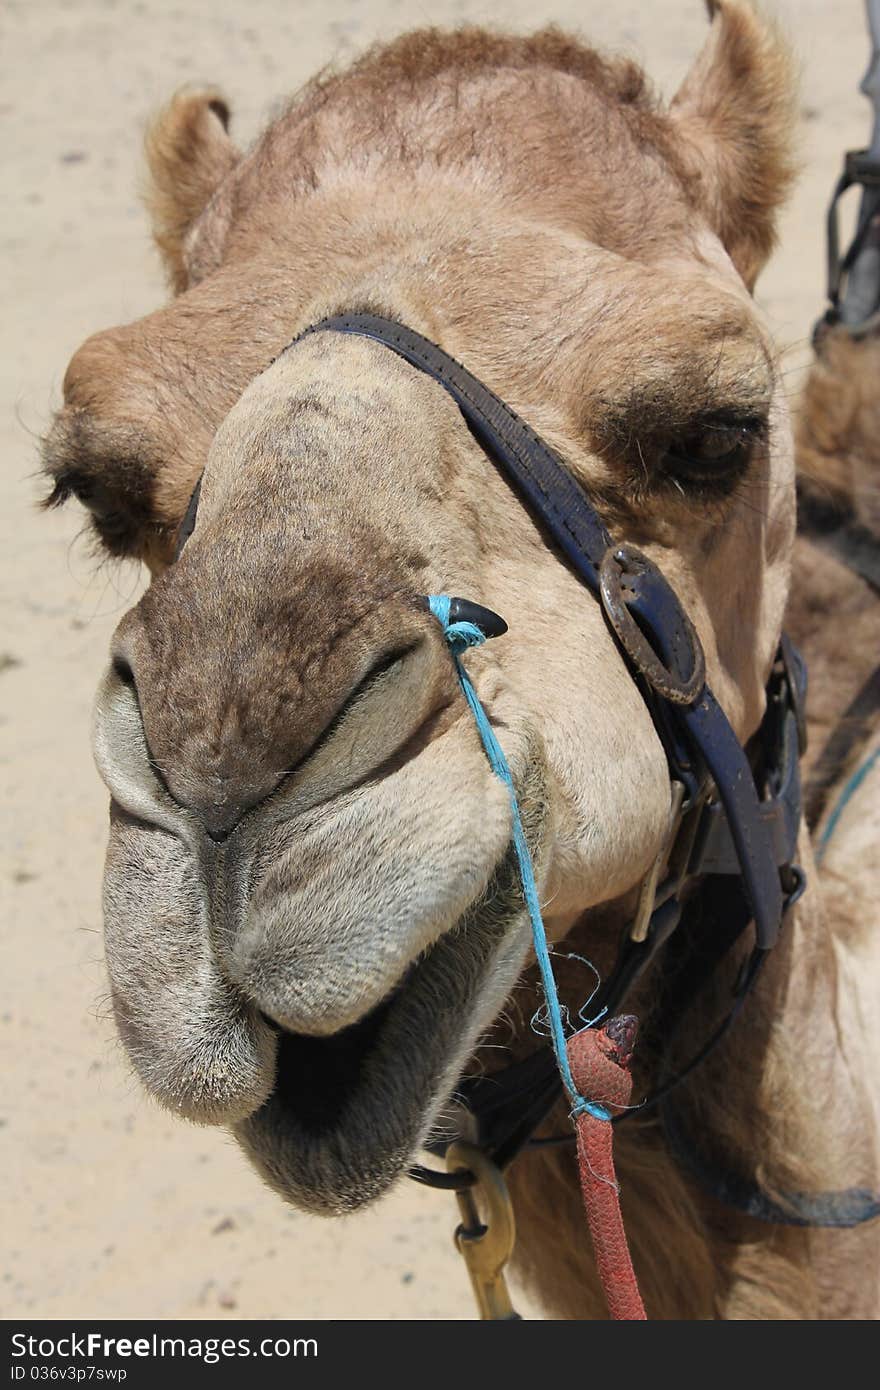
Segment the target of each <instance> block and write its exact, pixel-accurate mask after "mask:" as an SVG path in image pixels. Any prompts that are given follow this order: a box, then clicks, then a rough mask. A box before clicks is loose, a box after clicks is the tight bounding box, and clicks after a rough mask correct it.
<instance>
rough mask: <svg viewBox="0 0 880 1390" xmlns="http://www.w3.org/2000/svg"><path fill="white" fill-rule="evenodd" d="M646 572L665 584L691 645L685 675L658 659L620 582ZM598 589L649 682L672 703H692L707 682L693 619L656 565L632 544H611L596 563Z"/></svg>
mask: <svg viewBox="0 0 880 1390" xmlns="http://www.w3.org/2000/svg"><path fill="white" fill-rule="evenodd" d="M648 573H650V574H651V575H652V577H653V578H654V579H655V581H656V580H659V581H660V582H661V583H662V584H663V585H664V588H665V590H666V591H667V594H668V596H669V598H670V599H671V600H672V602H673V603H674V606H675V609H676V619H677V622H678V624H679V631H680V633H681V634H682V635H683V636H684V637H685V638H686V640H687V644H688V647H689V649H690V655H691V670H690V674H689V675H688V676H681V675H678V674H676V672H675V671H672V670H670V668H669V667H668V666H667V665H666V664H665V663H664V662H663V661H662V660H661V659H660V657H659V656H658V655H657V653H656V651H655V650H654V648H653V647H652V646H651V643H650V642H649V640H648V638H647V637H646V636H645V634H644V632H643V631H642V629H641V628H640V627H639V625H638V623H637V622H636V620H635V618H634V617H633V615H632V613H631V612H630V610H629V607H628V605H627V597H626V588H625V585H624V582H623V580H624V578H625V576H631V577H632V578H633V579H634V580H638V578H639V577H640V576H642V575H645V574H648ZM599 593H600V595H601V599H602V607H603V609H604V610H605V614H606V616H607V618H608V621H609V622H610V624H611V626H612V628H613V629H614V632H615V633H616V635H617V637H618V640H619V641H620V644H621V646H622V647H623V649H624V651H625V652H626V654H627V656H628V657H629V658H630V660H631V661H632V662H633V664H634V666H635V667H636V669H637V670H638V671H640V672H641V674H642V675H643V676H644V677H645V680H646V681H647V682H648V684H649V685H650V686H651V687H652V688H653V689H654V690H656V691H657V693H658V694H659V695H662V696H664V697H665V699H667V700H671V701H672V703H673V704H676V705H690V704H693V702H694V700H695V699H696V697H697V696H698V695H699V693H700V691H701V690H702V688H703V686H704V685H705V683H706V658H705V656H704V655H703V647H702V644H701V642H700V639H699V637H698V636H697V633H696V629H695V628H694V625H693V623H692V622H691V620H690V618H689V617H688V615H687V613H685V611H684V608H683V607H682V605H681V603H680V602H679V601H678V598H677V596H676V595H675V592H674V590H673V589H672V588H671V586H670V585H669V584H668V583H667V581H666V580H665V579H664V578H663V576H662V574H661V573H660V571H659V570H658V569H657V566H656V565H655V564H654V563H653V562H652V561H651V560H649V559H648V557H647V555H643V554H642V552H641V551H640V550H637V549H636V547H635V546H634V545H610V546H609V547H608V549H607V550H606V551H605V554H604V555H603V557H602V563H601V565H600V567H599Z"/></svg>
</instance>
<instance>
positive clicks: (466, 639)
mask: <svg viewBox="0 0 880 1390" xmlns="http://www.w3.org/2000/svg"><path fill="white" fill-rule="evenodd" d="M450 603H451V599H450V598H449V596H448V595H447V594H431V595H429V597H428V606H429V608H430V610H431V612H432V613H433V615H434V617H435V618H436V619H437V621H438V622H439V623H440V625H441V627H442V628H443V635H444V636H445V638H446V641H447V644H448V646H449V650H450V651H451V653H452V659H453V661H454V662H455V669H456V672H457V674H458V681H459V685H460V686H461V690H462V694H463V695H464V698H465V699H466V700H467V702H468V705H469V706H470V710H471V713H472V714H473V716H474V720H475V722H476V725H477V730H478V732H479V735H480V738H481V740H482V743H483V748H484V749H485V751H486V757H487V758H488V759H489V766H490V767H491V768H492V771H493V772H494V773H495V775H496V777H498V778H499V779H500V780H501V781H502V782H503V783H504V785H505V786H506V788H507V792H508V795H509V797H510V811H511V818H512V822H513V847H514V850H515V852H516V858H517V863H518V865H519V876H520V881H521V882H522V890H523V898H524V899H525V904H526V908H527V910H528V914H529V921H530V923H531V926H532V939H533V941H534V945H535V955H536V956H537V958H538V969H539V970H540V972H541V983H542V985H543V988H544V999H545V1001H546V1006H547V1019H548V1022H549V1025H550V1039H551V1041H552V1043H553V1051H554V1053H555V1055H556V1064H557V1066H558V1067H559V1074H560V1076H561V1077H562V1084H563V1085H564V1087H565V1089H566V1091H567V1093H568V1097H569V1099H570V1101H571V1114H572V1117H573V1118H574V1117H575V1116H577V1115H579V1114H582V1113H583V1112H584V1111H586V1113H587V1114H589V1115H593V1116H595V1118H596V1119H598V1120H610V1119H611V1113H610V1111H608V1110H606V1108H605V1106H604V1105H598V1104H597V1103H596V1102H595V1101H592V1100H587V1099H586V1097H585V1096H582V1095H581V1094H580V1092H579V1091H578V1089H577V1087H576V1086H575V1084H574V1077H573V1076H572V1074H571V1067H570V1066H569V1063H568V1052H567V1049H566V1045H565V1030H564V1028H563V1025H562V1010H561V1009H560V1006H559V995H558V993H557V990H556V980H555V978H554V976H553V967H552V966H551V964H550V952H549V951H548V949H547V934H546V932H545V930H544V922H543V919H542V917H541V906H540V903H539V901H538V889H537V885H536V883H535V871H534V868H533V866H532V856H531V854H530V852H529V846H528V843H527V841H526V836H525V831H524V830H523V824H522V817H521V815H520V810H519V803H518V801H517V798H516V790H515V788H514V785H513V777H512V776H511V772H510V768H509V766H508V763H507V759H506V758H505V756H504V751H503V749H502V747H501V745H500V743H499V742H498V740H497V738H496V737H495V732H494V730H493V728H492V725H491V724H490V723H489V720H488V717H487V715H486V711H485V710H484V709H483V706H482V705H481V704H480V701H479V698H478V696H477V692H476V690H475V689H474V686H473V683H472V681H471V679H470V677H469V676H468V674H467V671H466V670H465V669H464V666H463V665H462V663H461V657H462V654H463V653H464V652H465V651H467V649H468V647H479V646H481V645H482V644H483V642H485V641H486V634H485V633H484V632H482V631H481V630H480V628H478V627H477V626H476V624H475V623H468V622H450V618H449V610H450Z"/></svg>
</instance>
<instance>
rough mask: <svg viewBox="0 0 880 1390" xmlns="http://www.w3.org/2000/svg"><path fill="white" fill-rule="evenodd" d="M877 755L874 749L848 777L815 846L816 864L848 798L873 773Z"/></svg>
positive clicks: (819, 862) (825, 847)
mask: <svg viewBox="0 0 880 1390" xmlns="http://www.w3.org/2000/svg"><path fill="white" fill-rule="evenodd" d="M878 755H880V748H875V749H874V751H873V753H872V754H871V755H870V757H868V758H866V759H865V761H864V762H863V763H862V764H861V766H860V767H858V768H856V770H855V772H854V773H853V775H852V777H850V779H849V781H848V782H847V784H846V786H845V787H844V788H843V790H842V791H841V793H840V795H839V796H838V798H837V801H836V803H835V806H834V810H833V811H832V812H831V815H830V816H829V817H828V823H827V824H826V826H825V829H824V830H823V831H822V834H821V836H820V838H819V843H818V845H817V846H816V863H817V864H821V863H822V860H823V859H824V857H825V851H826V850H827V848H828V846H829V845H830V843H831V837H832V835H833V834H834V832H835V830H836V829H837V822H838V821H839V820H840V817H841V816H842V815H843V813H844V811H845V810H846V807H847V804H848V802H849V800H850V797H852V796H853V795H854V794H855V793H856V792H857V791H858V789H859V787H860V786H861V785H862V783H863V782H864V780H865V778H866V777H867V776H868V775H869V773H870V772H872V771H873V768H874V765H875V763H876V762H877V758H878Z"/></svg>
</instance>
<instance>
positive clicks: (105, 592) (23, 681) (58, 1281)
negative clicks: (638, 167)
mask: <svg viewBox="0 0 880 1390" xmlns="http://www.w3.org/2000/svg"><path fill="white" fill-rule="evenodd" d="M771 8H772V9H773V10H775V11H776V12H777V13H778V14H779V15H780V17H781V19H782V21H783V23H784V24H785V25H786V26H787V28H788V30H789V33H790V34H791V36H792V39H793V42H794V46H795V49H796V52H797V54H798V57H799V60H800V62H801V65H802V69H803V93H802V120H801V152H802V158H803V175H802V178H801V180H800V184H799V187H798V191H797V193H796V195H795V197H794V199H793V201H792V203H791V205H790V207H789V209H788V211H787V212H786V214H785V216H784V218H783V223H782V238H781V248H780V250H779V252H778V253H777V255H776V257H775V259H774V261H773V263H772V265H771V266H770V268H769V269H768V271H767V272H766V273H765V275H764V277H763V279H762V281H761V283H760V286H759V298H760V301H761V303H762V305H763V306H764V308H765V309H766V311H767V313H768V315H769V317H770V320H771V323H772V324H773V326H774V328H775V331H776V333H777V336H778V339H779V341H780V343H781V344H782V345H784V346H785V347H786V348H787V349H788V352H787V357H786V362H787V365H788V366H789V368H790V370H791V376H790V380H791V382H792V385H793V386H795V385H796V384H797V381H798V376H799V373H800V371H801V370H802V368H803V364H804V363H805V362H806V361H807V360H808V357H809V354H808V350H807V339H808V335H809V329H810V325H811V323H812V320H813V318H814V317H815V316H816V314H817V313H818V312H819V310H820V308H821V307H822V300H823V294H824V288H823V287H824V260H823V257H824V230H823V226H824V210H825V205H826V202H827V198H828V194H829V191H830V188H831V185H832V182H833V180H834V179H835V178H836V177H837V174H838V171H839V167H840V163H841V159H842V153H843V151H844V150H845V149H847V148H851V147H854V146H859V145H863V144H864V143H865V141H866V136H867V134H868V131H869V128H870V124H869V112H868V107H867V103H866V102H865V100H864V98H862V97H860V96H859V95H858V92H857V83H858V80H859V79H860V77H861V75H862V73H863V72H864V69H865V66H866V62H867V55H868V48H867V37H866V25H865V18H864V10H863V5H862V3H861V0H796V2H795V0H785V2H784V3H783V0H779V2H778V3H777V4H775V5H773V6H772V7H771ZM551 20H553V21H557V22H559V23H562V24H564V25H566V26H569V27H571V28H574V29H577V30H579V31H580V32H581V33H582V34H583V35H584V36H586V37H587V38H589V39H590V40H591V41H593V42H595V43H596V44H597V45H599V46H601V47H606V48H612V49H618V50H625V51H627V52H629V53H631V54H632V55H634V56H636V57H637V58H639V59H640V60H641V61H642V62H643V63H644V64H645V65H646V67H647V68H648V70H649V72H650V73H651V75H652V76H653V78H654V79H655V81H656V82H657V84H658V85H659V86H660V88H661V90H662V91H664V92H665V93H667V94H671V93H672V92H673V91H674V90H675V87H676V85H677V83H678V82H679V81H680V79H681V77H682V76H683V74H684V72H685V71H686V69H687V66H688V63H689V61H690V60H691V58H692V57H693V55H694V54H695V53H696V51H697V49H698V47H699V45H700V43H701V41H702V39H703V37H704V33H705V19H704V14H703V9H702V5H701V4H700V3H699V0H652V3H651V4H644V3H639V4H636V3H629V2H628V0H624V2H623V3H620V2H619V0H614V3H609V0H605V3H604V4H603V3H599V0H580V3H577V4H575V3H566V2H565V0H557V2H556V3H548V0H544V3H539V4H537V5H536V4H535V0H530V2H529V3H524V2H523V0H515V2H514V3H501V2H500V0H497V3H486V4H478V3H471V0H434V3H432V4H426V3H420V4H408V3H402V0H360V3H357V0H348V2H347V3H346V0H320V3H318V0H288V3H281V0H247V2H246V3H239V4H232V3H230V0H170V2H169V0H148V3H137V2H133V0H66V3H65V0H26V2H24V3H22V2H19V3H13V2H12V0H6V4H5V6H4V15H3V19H2V29H3V33H2V42H0V54H2V57H0V121H2V130H3V139H2V143H0V160H2V188H3V198H4V203H5V209H4V215H3V219H2V227H0V255H2V283H3V286H4V314H3V320H2V328H0V333H2V352H0V395H2V400H0V436H2V469H0V487H2V502H0V526H2V540H0V572H2V629H0V634H2V635H0V736H2V763H3V781H2V788H3V805H2V816H3V818H2V826H0V858H2V864H0V895H2V932H3V948H4V966H3V970H2V985H0V989H2V999H0V1022H2V1026H0V1045H2V1049H3V1061H2V1066H3V1072H2V1075H3V1087H2V1101H0V1146H2V1153H3V1173H4V1181H3V1184H2V1188H3V1202H4V1207H5V1210H3V1212H2V1214H0V1230H2V1231H3V1236H4V1240H3V1246H4V1250H3V1271H2V1284H0V1315H2V1316H4V1317H7V1318H9V1317H13V1316H22V1315H24V1316H29V1317H38V1318H52V1317H65V1318H68V1317H75V1318H82V1317H86V1316H90V1317H95V1316H103V1317H143V1318H171V1317H196V1318H197V1317H228V1318H255V1317H320V1318H420V1317H421V1318H467V1317H471V1316H473V1312H472V1305H471V1299H470V1294H469V1290H468V1287H467V1282H466V1278H465V1273H464V1269H463V1268H462V1267H461V1265H460V1261H459V1258H458V1256H457V1255H456V1254H455V1252H454V1251H453V1249H452V1247H451V1242H450V1232H451V1230H452V1226H453V1224H454V1211H453V1202H452V1199H451V1198H450V1197H447V1196H446V1195H445V1194H440V1193H432V1192H427V1191H423V1190H422V1189H420V1188H416V1187H415V1186H414V1185H413V1184H410V1183H404V1184H402V1185H401V1186H400V1188H399V1189H398V1190H397V1191H396V1192H394V1193H393V1194H392V1195H391V1196H390V1197H388V1198H387V1199H386V1200H385V1201H383V1202H382V1203H380V1204H379V1205H378V1206H377V1207H375V1208H373V1209H372V1210H371V1211H369V1212H367V1213H364V1214H361V1215H359V1216H357V1217H354V1218H349V1219H347V1220H345V1221H340V1222H334V1223H328V1222H326V1221H322V1220H320V1219H317V1218H311V1217H307V1216H304V1215H301V1214H299V1213H296V1212H294V1211H292V1210H289V1209H287V1208H285V1207H284V1206H283V1205H282V1204H281V1203H280V1202H279V1201H278V1199H277V1198H275V1197H273V1196H272V1195H270V1193H269V1192H268V1191H267V1190H264V1189H263V1188H262V1187H261V1185H260V1183H259V1182H258V1180H257V1179H256V1177H255V1176H254V1175H253V1174H252V1172H251V1171H250V1170H249V1169H248V1167H247V1165H246V1164H245V1162H244V1160H243V1159H242V1157H241V1156H240V1154H239V1152H238V1150H237V1148H236V1147H235V1146H234V1145H233V1144H232V1142H231V1141H230V1140H228V1139H226V1138H225V1137H224V1136H223V1135H222V1134H221V1133H219V1132H216V1131H213V1130H207V1129H197V1128H194V1127H189V1126H187V1125H185V1124H183V1123H181V1122H179V1121H176V1120H174V1119H172V1118H171V1117H169V1116H167V1115H165V1114H163V1113H162V1112H161V1111H160V1110H159V1109H158V1108H157V1107H155V1106H154V1105H152V1104H151V1103H150V1102H149V1101H148V1100H147V1099H146V1098H145V1096H144V1095H143V1093H142V1092H141V1090H140V1089H139V1086H138V1085H137V1083H136V1082H135V1081H134V1079H133V1078H132V1077H131V1075H130V1073H129V1071H128V1069H127V1067H126V1064H125V1060H124V1058H123V1056H122V1055H121V1051H120V1048H119V1046H118V1044H117V1043H116V1041H115V1038H114V1033H113V1028H112V1024H111V1021H110V1018H109V1010H108V1004H107V986H106V981H105V976H104V968H103V960H102V945H101V934H100V909H99V883H100V873H101V863H102V855H103V846H104V833H105V823H106V795H105V792H104V790H103V788H102V787H101V785H100V783H99V781H98V778H97V775H96V773H95V772H94V770H93V767H92V762H91V757H90V753H89V741H88V726H89V714H90V707H91V701H92V696H93V691H94V688H95V685H96V683H97V680H98V676H99V674H100V672H101V669H102V666H103V663H104V661H105V654H106V651H107V644H108V640H109V637H110V634H111V632H112V630H113V628H114V626H115V624H116V623H117V622H118V620H119V618H120V617H121V615H122V613H123V612H124V611H125V610H126V608H127V607H128V606H130V604H131V603H132V602H133V601H134V599H135V598H136V597H137V594H138V592H139V589H140V585H141V584H142V578H141V576H140V575H139V573H138V571H137V570H136V569H135V568H134V567H133V566H127V567H126V566H106V565H105V566H103V567H96V566H95V563H94V561H93V559H92V558H91V557H90V555H89V550H88V547H87V545H86V544H85V543H84V542H83V540H82V538H81V535H80V532H81V527H82V519H81V515H78V514H77V510H76V508H75V507H72V508H70V509H69V510H68V511H65V512H63V513H60V514H53V515H51V516H44V515H41V514H40V513H39V512H38V511H37V510H36V506H35V503H36V501H37V499H38V497H39V495H40V490H41V489H40V483H39V479H38V477H37V475H36V470H37V464H38V457H37V436H38V435H39V433H40V432H41V431H42V430H44V429H45V427H46V425H47V422H48V420H49V417H50V413H51V410H52V409H53V408H54V407H55V406H57V405H58V403H59V398H60V383H61V379H62V376H63V372H64V367H65V364H66V362H67V360H68V358H69V356H70V354H71V353H72V352H73V351H74V349H75V348H76V347H77V346H78V345H79V343H80V342H81V341H82V340H83V338H85V337H86V336H87V335H88V334H89V333H91V332H93V331H95V330H97V329H100V328H104V327H109V326H110V325H112V324H115V323H118V322H122V321H125V320H128V319H131V318H134V317H136V316H138V315H140V314H143V313H145V312H147V311H149V310H150V309H152V308H154V307H156V306H157V305H158V304H159V303H160V302H161V300H162V299H163V297H164V293H165V291H164V287H163V284H162V280H161V276H160V273H159V268H158V263H157V259H156V256H155V254H154V252H153V249H152V247H151V245H150V242H149V237H148V233H147V228H146V221H145V217H144V215H143V213H142V211H141V208H140V204H139V200H138V184H139V180H140V178H141V175H142V162H141V154H140V151H141V141H142V135H143V128H144V123H145V121H146V119H147V117H148V116H149V114H150V113H151V112H152V111H153V110H154V109H155V108H156V107H157V105H159V104H160V103H161V102H163V101H164V100H165V99H166V98H167V96H168V95H169V94H170V92H171V91H173V90H174V88H176V87H177V86H179V85H180V84H182V83H184V82H190V81H213V82H216V83H218V84H219V85H220V86H221V87H222V88H223V89H224V90H225V91H226V93H227V95H228V96H229V98H230V101H231V104H232V108H233V133H234V135H235V136H236V138H237V139H238V140H239V142H241V143H244V144H246V143H247V142H249V141H250V140H251V139H252V138H253V137H254V136H255V134H256V133H257V131H258V130H259V129H260V127H261V125H262V124H263V123H264V122H265V120H266V119H267V117H268V116H269V115H271V113H272V110H273V106H274V105H276V104H277V103H278V102H279V101H281V100H283V99H284V98H285V97H287V96H288V95H289V94H290V93H291V92H293V91H294V90H295V89H296V88H297V86H299V85H300V84H301V83H302V82H303V81H304V80H305V79H306V78H308V77H309V76H310V74H311V73H312V72H313V71H314V70H315V69H316V68H318V67H319V66H321V65H323V64H325V63H326V62H328V61H330V60H345V59H346V58H348V57H349V56H351V55H353V54H355V53H357V52H359V51H360V50H361V49H362V48H363V47H364V46H365V45H366V44H367V43H369V42H370V41H372V40H373V39H376V38H381V37H387V36H390V35H392V34H394V33H397V32H399V31H401V30H402V29H404V28H409V27H412V26H414V25H417V24H423V23H431V22H433V23H443V24H453V23H458V22H462V21H471V22H488V23H494V24H506V25H509V26H511V27H514V28H517V29H527V28H530V27H535V26H536V25H538V24H540V23H543V22H547V21H551ZM584 1238H585V1239H586V1235H584Z"/></svg>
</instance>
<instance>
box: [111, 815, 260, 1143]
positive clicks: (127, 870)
mask: <svg viewBox="0 0 880 1390" xmlns="http://www.w3.org/2000/svg"><path fill="white" fill-rule="evenodd" d="M104 933H105V942H106V951H107V966H108V970H109V974H110V982H111V985H112V990H113V1008H114V1013H115V1016H116V1024H117V1027H118V1028H119V1032H120V1036H121V1037H122V1040H123V1042H124V1044H125V1047H126V1050H127V1052H128V1055H129V1057H130V1058H131V1061H132V1062H133V1064H134V1066H135V1068H136V1069H137V1072H138V1074H139V1076H140V1077H141V1080H142V1081H143V1083H144V1085H145V1086H146V1087H147V1089H148V1090H149V1091H150V1092H151V1093H152V1094H153V1095H154V1096H155V1097H156V1099H157V1100H159V1101H161V1103H162V1104H163V1105H166V1106H168V1107H169V1109H172V1110H175V1111H177V1112H178V1113H179V1114H181V1115H184V1116H185V1117H186V1118H187V1119H191V1120H196V1121H199V1122H201V1123H210V1124H221V1123H222V1124H230V1123H234V1122H236V1121H238V1120H241V1119H244V1118H245V1117H246V1116H248V1115H250V1114H251V1113H252V1112H253V1111H254V1110H256V1109H257V1108H258V1107H259V1106H260V1105H262V1103H263V1102H264V1101H265V1099H266V1098H267V1096H268V1095H269V1094H270V1092H271V1090H272V1086H273V1084H274V1080H275V1051H276V1045H277V1039H276V1035H275V1032H274V1030H273V1029H272V1028H271V1027H270V1026H269V1025H268V1024H267V1023H266V1022H265V1021H264V1020H263V1019H262V1018H261V1017H260V1015H259V1014H258V1013H257V1011H256V1010H255V1009H253V1008H252V1007H251V1006H250V1005H249V1004H247V1003H246V1002H245V1001H244V1000H243V999H242V998H241V996H240V995H239V994H238V993H237V991H236V990H235V989H234V988H233V986H232V985H231V984H230V983H229V982H228V981H227V980H226V979H224V977H223V975H222V974H221V972H220V970H219V969H218V967H217V965H216V963H215V959H214V955H213V952H212V949H211V942H210V936H209V925H208V909H207V905H206V899H205V890H204V883H203V880H202V877H201V875H200V874H199V872H198V868H197V865H196V861H195V859H194V857H193V855H192V853H191V851H190V850H189V849H188V848H187V846H186V845H185V844H184V843H183V841H182V840H180V839H178V838H177V837H176V836H174V835H171V834H169V833H168V832H167V831H165V830H161V829H158V828H157V827H154V826H148V825H145V824H144V823H143V822H141V821H136V820H134V819H132V818H131V817H130V816H129V815H128V814H127V813H126V812H125V811H122V810H120V809H118V808H116V807H114V808H113V810H112V812H111V833H110V844H109V848H108V852H107V862H106V868H105V875H104Z"/></svg>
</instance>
